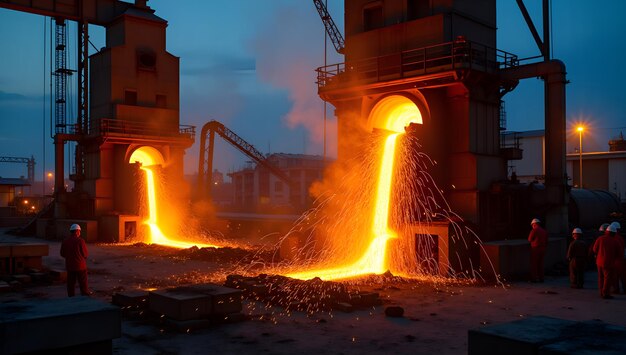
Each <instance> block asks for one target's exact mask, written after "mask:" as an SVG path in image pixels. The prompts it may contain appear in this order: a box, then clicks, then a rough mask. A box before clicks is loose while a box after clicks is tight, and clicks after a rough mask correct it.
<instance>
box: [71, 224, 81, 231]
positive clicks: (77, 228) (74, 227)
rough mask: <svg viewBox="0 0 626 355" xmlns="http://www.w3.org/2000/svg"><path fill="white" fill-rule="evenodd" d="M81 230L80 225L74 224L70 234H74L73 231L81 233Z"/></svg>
mask: <svg viewBox="0 0 626 355" xmlns="http://www.w3.org/2000/svg"><path fill="white" fill-rule="evenodd" d="M79 230H80V226H79V225H78V224H76V223H74V224H72V225H71V226H70V232H72V231H79Z"/></svg>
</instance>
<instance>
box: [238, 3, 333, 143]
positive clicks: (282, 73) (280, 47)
mask: <svg viewBox="0 0 626 355" xmlns="http://www.w3.org/2000/svg"><path fill="white" fill-rule="evenodd" d="M261 26H262V27H261V29H260V30H259V31H258V32H257V35H256V37H254V38H253V40H252V42H251V44H250V47H251V50H252V51H253V52H254V54H255V56H256V58H257V67H256V69H257V73H258V75H259V78H260V79H261V80H263V81H265V82H267V83H270V84H271V85H273V86H275V87H277V88H283V89H287V90H288V92H289V100H290V101H291V108H290V110H289V112H288V113H287V114H286V115H285V116H284V117H283V122H284V123H285V124H286V125H287V126H288V127H290V128H295V127H299V126H302V127H305V128H306V129H307V131H308V132H309V133H310V134H309V140H310V143H311V144H307V153H317V154H319V153H321V151H322V148H321V146H322V144H323V141H324V128H323V127H324V121H323V103H322V101H321V99H320V98H319V97H318V96H317V85H316V84H315V81H316V75H315V68H317V67H319V66H320V65H321V63H323V61H324V57H323V53H324V32H323V30H324V29H323V26H322V24H321V21H320V19H319V17H318V16H317V14H315V12H314V11H311V9H310V8H308V7H303V6H297V5H295V4H288V5H285V6H282V7H281V8H279V9H277V11H276V12H275V13H274V14H273V17H270V18H269V19H268V20H267V23H265V24H262V25H261ZM328 117H329V118H330V119H329V120H328V121H327V132H328V131H335V130H336V128H335V120H334V119H333V117H332V114H331V115H328ZM327 141H328V143H330V144H329V145H331V150H332V151H336V148H335V147H336V143H334V142H336V140H331V139H327Z"/></svg>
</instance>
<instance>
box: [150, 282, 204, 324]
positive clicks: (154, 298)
mask: <svg viewBox="0 0 626 355" xmlns="http://www.w3.org/2000/svg"><path fill="white" fill-rule="evenodd" d="M148 307H149V309H150V310H151V311H153V312H156V313H158V314H162V315H165V316H166V317H167V318H170V319H173V320H192V319H201V318H206V317H208V316H209V315H210V312H211V299H210V297H209V296H207V295H204V294H202V293H198V292H193V291H189V290H187V289H180V288H174V289H167V290H157V291H151V292H150V293H149V294H148Z"/></svg>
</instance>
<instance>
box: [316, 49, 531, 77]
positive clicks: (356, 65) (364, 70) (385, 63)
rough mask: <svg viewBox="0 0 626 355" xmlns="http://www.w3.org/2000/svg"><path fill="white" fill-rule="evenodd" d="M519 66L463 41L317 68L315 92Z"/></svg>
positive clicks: (502, 53)
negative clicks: (362, 83) (344, 85)
mask: <svg viewBox="0 0 626 355" xmlns="http://www.w3.org/2000/svg"><path fill="white" fill-rule="evenodd" d="M517 65H519V60H518V58H517V56H516V55H514V54H511V53H508V52H505V51H501V50H499V49H496V48H491V47H489V46H485V45H482V44H480V43H476V42H471V41H467V40H456V41H453V42H447V43H442V44H438V45H434V46H428V47H423V48H419V49H412V50H407V51H402V52H397V53H393V54H389V55H385V56H379V57H371V58H366V59H362V60H356V61H351V62H346V63H338V64H331V65H327V66H324V67H320V68H317V70H316V71H317V84H318V88H323V87H326V86H328V85H334V84H340V83H348V82H350V83H354V82H357V83H358V82H360V81H365V82H371V81H381V80H390V79H394V78H407V77H414V76H419V75H425V74H432V73H436V72H441V71H447V70H455V69H472V70H479V71H484V72H488V73H495V72H496V71H497V70H498V69H503V68H510V67H514V66H517Z"/></svg>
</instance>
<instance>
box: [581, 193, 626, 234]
mask: <svg viewBox="0 0 626 355" xmlns="http://www.w3.org/2000/svg"><path fill="white" fill-rule="evenodd" d="M615 212H620V203H619V199H618V198H617V196H616V195H614V194H612V193H611V192H609V191H604V190H585V189H572V190H571V191H570V202H569V223H570V225H571V226H575V227H580V228H597V227H598V226H600V225H601V224H602V223H607V222H609V223H610V222H611V221H612V218H611V214H612V213H615Z"/></svg>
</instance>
